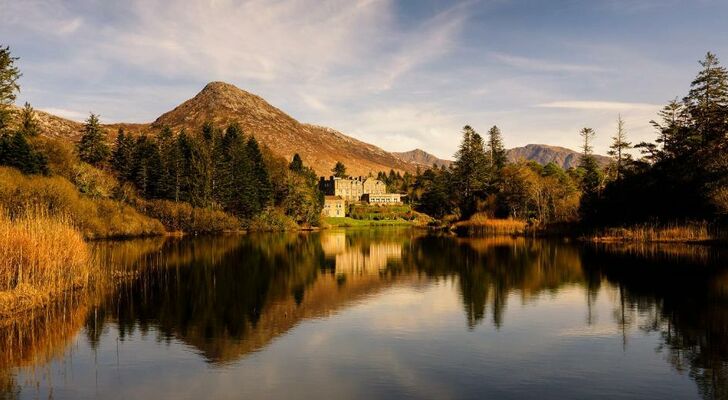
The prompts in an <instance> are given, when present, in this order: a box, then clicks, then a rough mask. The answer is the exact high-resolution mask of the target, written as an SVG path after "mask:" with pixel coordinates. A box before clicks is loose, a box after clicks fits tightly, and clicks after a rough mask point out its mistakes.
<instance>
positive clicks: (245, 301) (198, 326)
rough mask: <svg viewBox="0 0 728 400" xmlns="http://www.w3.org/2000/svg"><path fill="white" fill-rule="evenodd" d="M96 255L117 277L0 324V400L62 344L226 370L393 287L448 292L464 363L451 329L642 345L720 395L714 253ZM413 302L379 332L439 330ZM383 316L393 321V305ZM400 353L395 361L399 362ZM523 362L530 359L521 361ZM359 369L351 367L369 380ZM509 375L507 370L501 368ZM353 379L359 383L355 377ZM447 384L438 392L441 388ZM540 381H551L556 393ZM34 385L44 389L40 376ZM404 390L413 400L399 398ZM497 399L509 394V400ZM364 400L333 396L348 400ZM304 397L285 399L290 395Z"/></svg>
mask: <svg viewBox="0 0 728 400" xmlns="http://www.w3.org/2000/svg"><path fill="white" fill-rule="evenodd" d="M96 246H97V248H96V254H97V257H98V259H99V263H100V264H102V265H104V268H107V269H108V276H114V277H117V278H118V277H122V278H123V280H118V279H117V280H109V282H105V283H104V282H102V283H103V284H101V285H100V288H99V290H98V291H97V292H94V293H92V294H89V295H88V296H85V298H83V299H79V300H76V301H74V302H73V306H72V307H63V309H62V310H47V311H44V312H43V313H42V314H41V315H36V316H32V317H31V318H25V319H23V320H22V321H14V322H10V323H6V324H5V325H3V326H0V343H2V345H3V347H2V351H0V394H3V395H4V396H3V397H24V396H23V395H24V394H27V395H28V396H32V395H33V394H34V393H35V392H33V391H32V386H33V385H29V384H28V383H27V382H24V381H22V380H19V379H18V376H19V375H22V376H23V377H24V378H26V380H27V376H29V375H28V372H27V371H28V370H29V369H33V368H43V367H44V366H46V365H51V364H53V362H61V363H62V362H63V360H64V359H66V358H68V357H69V354H68V352H69V347H72V346H70V345H69V343H71V342H72V340H74V338H76V337H77V336H76V335H78V334H81V335H83V336H82V337H83V338H84V339H83V343H85V345H86V346H88V347H89V348H90V349H99V348H101V347H102V346H103V344H102V343H103V341H104V337H106V336H108V335H109V334H110V332H114V334H116V335H117V336H118V340H120V341H121V342H124V341H127V342H130V343H136V342H137V341H138V337H139V335H141V337H146V336H148V335H154V339H155V342H156V343H157V344H159V345H164V346H168V347H170V346H174V344H175V343H178V342H179V343H183V344H184V345H186V346H188V347H189V348H192V349H194V350H195V352H196V353H197V356H198V357H200V358H201V359H203V360H204V361H205V362H206V363H207V364H208V365H209V366H210V368H218V367H230V368H241V367H240V362H241V361H243V360H246V357H248V356H249V355H252V354H255V353H260V352H265V351H266V349H268V348H270V347H271V346H272V343H273V342H274V341H275V340H276V339H277V338H281V337H285V336H286V335H290V334H294V335H295V334H297V335H303V333H298V332H299V331H298V330H296V329H294V328H295V327H296V326H298V325H301V324H303V323H304V322H306V321H314V320H317V319H321V320H333V321H336V320H337V316H340V315H342V314H343V313H346V312H347V310H350V309H351V308H352V307H354V308H355V307H357V306H362V305H368V304H372V303H376V301H375V300H376V299H378V298H380V297H381V296H383V294H384V293H398V292H397V290H399V289H397V288H413V289H414V290H415V291H416V292H417V293H430V292H433V291H432V290H429V289H428V288H431V287H433V285H435V286H434V287H437V288H443V289H444V290H445V291H444V292H443V291H442V290H440V289H438V290H435V291H434V292H433V293H435V292H436V293H438V295H437V296H449V292H448V290H449V289H448V288H452V290H453V291H454V293H456V295H457V298H458V301H459V302H460V304H461V305H460V306H459V307H460V310H459V312H460V313H461V315H464V318H463V323H462V324H461V325H460V326H459V327H450V328H448V330H446V331H444V332H445V333H441V335H444V336H445V337H446V338H448V339H451V341H453V343H449V344H448V345H449V346H455V348H457V351H465V352H467V351H469V350H473V351H475V349H474V348H472V346H473V345H474V344H473V343H470V342H468V341H466V340H465V337H463V336H461V335H462V334H461V333H457V332H458V328H459V330H460V331H465V332H475V331H477V330H478V329H481V327H492V328H493V329H495V331H498V330H501V329H506V328H508V327H509V324H512V327H513V328H517V334H519V335H523V336H524V337H526V338H528V339H527V340H530V341H532V342H540V341H542V340H544V338H547V337H548V338H552V336H553V337H572V338H578V339H579V341H578V342H567V344H574V345H575V344H578V346H584V349H586V348H587V347H588V346H591V345H596V342H595V340H594V339H593V338H594V337H616V338H618V339H619V341H620V342H621V346H620V348H618V349H614V350H615V351H621V352H625V354H627V353H629V352H634V353H638V352H639V351H642V350H644V349H645V348H646V347H645V346H651V347H650V348H649V351H650V352H652V353H653V354H654V353H655V352H657V354H659V355H660V356H661V357H663V358H664V361H667V362H666V363H665V362H663V365H664V366H665V367H666V368H667V371H672V372H671V373H678V374H679V373H683V372H684V373H686V374H687V375H688V376H689V377H690V378H691V379H692V380H693V381H694V382H695V383H696V384H697V391H698V394H699V395H700V396H701V397H703V398H706V399H714V398H728V392H727V390H728V389H726V387H727V385H728V365H726V363H727V362H728V344H727V342H728V332H727V329H728V317H727V313H728V270H726V269H725V268H723V264H722V260H724V259H725V255H724V254H722V253H721V252H722V251H723V250H721V249H716V248H710V247H690V246H662V248H657V247H655V246H617V247H614V246H612V247H580V246H576V245H573V244H567V243H562V242H549V241H538V240H528V239H524V238H515V239H513V238H505V237H496V238H472V239H464V238H454V237H449V236H433V235H427V234H425V233H423V232H419V231H413V230H408V229H403V230H395V229H382V230H347V231H344V230H341V231H336V230H333V231H324V232H320V233H304V234H276V235H247V236H237V235H231V236H218V237H201V238H183V239H179V238H170V239H167V240H162V239H153V240H143V241H130V242H114V243H97V244H96ZM119 282H121V283H119ZM393 291H394V292H393ZM428 296H429V295H428ZM399 298H400V299H403V300H401V301H405V300H406V299H407V297H406V296H401V297H399ZM429 301H431V302H432V306H431V307H430V312H429V315H416V316H412V315H404V314H403V315H398V318H400V320H399V322H397V320H395V321H394V322H392V324H394V325H395V326H396V325H397V324H398V323H400V325H401V322H402V321H404V320H406V319H409V320H411V319H412V318H414V319H416V320H417V321H418V322H424V321H425V320H427V319H428V318H440V316H438V315H436V314H437V312H445V313H449V312H450V311H448V310H444V311H443V310H440V309H437V306H436V305H437V304H438V302H440V303H445V302H446V301H445V299H444V298H436V297H431V298H430V299H429ZM605 301H606V302H607V303H606V304H607V305H608V307H609V308H610V309H611V313H609V314H607V315H605V313H603V312H602V313H601V314H600V312H599V311H598V310H599V309H600V307H599V306H598V305H597V304H598V303H600V302H602V303H604V302H605ZM509 303H510V304H509ZM582 305H586V307H584V309H585V311H584V313H583V315H580V317H579V318H582V322H581V323H579V324H577V326H576V328H573V329H571V330H570V331H569V330H564V329H561V330H559V331H554V332H552V331H550V330H549V329H548V327H547V325H548V324H546V323H545V321H547V320H549V319H553V320H558V321H563V322H564V323H566V321H570V319H571V318H572V317H573V315H571V313H573V310H575V309H581V308H580V307H582ZM531 309H532V310H536V311H538V312H537V314H536V318H535V319H534V318H531V319H530V320H526V322H524V320H523V318H522V316H521V314H524V315H525V314H528V313H527V312H522V311H519V310H526V311H528V310H531ZM388 312H394V313H395V314H396V312H397V305H396V304H395V305H394V306H391V307H390V309H389V310H388ZM528 315H530V314H528ZM372 316H376V311H372V314H370V317H372ZM448 318H451V317H448ZM511 319H513V321H512V322H511ZM549 322H553V321H549ZM365 326H366V325H365ZM400 328H401V327H400ZM402 329H403V328H402ZM407 329H408V330H407V332H406V333H407V334H408V335H409V336H410V337H411V338H412V339H413V343H415V342H418V343H419V342H423V341H424V340H425V339H426V338H428V335H430V332H428V331H427V330H426V329H424V328H422V324H414V325H413V326H411V327H408V328H407ZM452 329H455V331H453V330H452ZM400 330H401V329H400ZM635 331H637V332H639V333H641V334H643V335H648V336H649V335H653V334H656V336H655V337H656V341H655V342H654V343H647V344H645V340H644V339H642V337H641V336H639V335H637V334H636V333H635ZM595 335H596V336H595ZM649 337H652V336H649ZM457 338H460V342H458V340H457ZM365 339H367V340H373V339H372V338H371V337H366V338H365ZM552 339H553V338H552ZM468 340H470V339H468ZM573 340H575V339H573ZM515 341H516V339H513V342H514V343H515ZM371 345H372V346H376V343H372V344H371ZM578 346H577V347H578ZM355 347H356V346H355ZM170 348H171V347H170ZM401 349H404V350H402V351H405V350H406V349H407V347H406V346H404V347H402V348H401ZM341 350H342V349H341V348H332V353H333V355H334V356H336V352H337V351H339V352H341ZM140 351H142V350H140ZM170 351H171V350H170ZM412 351H422V349H412ZM495 351H497V349H496V350H495ZM503 351H504V352H505V350H503ZM510 351H513V350H512V349H511V350H510ZM574 351H575V350H574ZM585 351H586V350H585ZM412 354H414V353H409V352H406V351H405V355H412ZM496 356H501V355H498V354H496ZM532 356H533V357H534V358H538V357H542V356H543V354H541V353H537V352H536V350H534V353H533V354H532ZM321 357H322V359H324V360H326V358H325V357H324V355H321ZM502 357H506V355H505V354H503V355H502ZM549 357H550V358H551V363H552V364H553V368H554V370H556V371H558V369H559V368H561V367H562V365H560V363H565V362H566V361H565V359H563V358H561V356H560V355H559V354H558V353H556V352H554V354H552V355H550V356H549ZM158 361H159V362H160V363H164V360H163V359H162V360H158ZM171 362H172V361H170V363H171ZM359 362H360V364H361V365H359V368H361V369H362V371H368V370H369V369H371V368H373V367H374V368H376V367H375V366H372V365H364V364H365V361H364V360H361V361H359ZM426 362H430V363H431V365H425V366H423V367H425V368H427V369H428V370H437V368H444V369H445V370H448V369H449V370H455V369H457V368H458V367H457V365H459V364H458V363H459V362H460V361H459V360H458V359H456V358H452V359H451V358H449V357H448V355H447V354H445V355H440V356H438V357H437V358H434V359H431V360H429V361H426ZM504 363H505V361H504ZM509 367H516V365H515V364H514V365H507V364H505V365H503V368H506V369H507V368H509ZM461 368H462V367H461ZM471 369H472V368H471ZM595 369H596V367H595ZM580 371H581V372H582V373H583V374H584V377H586V378H589V379H592V380H596V381H598V380H599V379H600V378H604V382H602V383H603V384H604V385H605V387H609V386H610V384H609V383H608V380H607V378H609V379H616V377H617V376H616V375H615V376H609V377H601V376H598V375H596V376H589V370H588V369H584V370H580ZM360 372H361V371H360ZM81 373H82V372H81ZM471 373H473V371H470V369H468V370H465V371H463V374H464V375H465V376H467V374H471ZM614 373H615V374H618V373H619V372H618V371H617V372H614ZM644 373H645V374H647V373H648V372H647V371H645V372H644ZM659 374H668V375H669V374H670V372H666V371H660V372H659ZM659 374H657V375H659ZM31 375H32V376H37V375H34V374H31ZM493 375H495V374H493ZM365 376H367V375H365V374H364V373H363V372H362V374H361V376H360V379H361V380H363V379H364V377H365ZM443 376H444V375H443ZM659 376H662V375H659ZM461 378H462V377H461V376H459V377H458V379H461ZM489 378H491V379H492V378H494V376H480V377H478V379H475V380H472V381H466V382H464V383H463V385H462V386H461V387H459V388H455V387H450V388H448V389H449V390H450V391H453V390H456V389H459V390H463V391H464V392H462V393H460V394H461V395H464V396H465V397H469V395H475V394H476V393H481V394H482V393H485V392H483V391H484V390H486V389H487V386H484V385H488V383H487V382H488V381H489ZM192 379H194V377H193V378H192ZM197 379H204V377H202V376H198V377H197ZM455 380H457V379H454V378H450V380H449V381H448V382H446V383H450V384H451V385H455V383H453V382H452V381H455ZM132 384H133V382H132ZM139 384H140V385H141V384H142V383H141V382H139ZM189 384H192V382H189ZM552 384H553V385H558V381H557V380H554V382H552ZM662 384H663V385H669V384H670V381H669V380H665V381H663V382H662ZM35 385H36V386H44V385H50V383H49V382H47V379H46V378H43V377H42V376H41V377H40V378H38V381H37V382H35ZM595 386H598V385H595ZM103 389H106V390H113V389H114V387H106V388H102V393H103ZM380 389H381V388H380ZM388 389H390V391H384V392H382V393H380V394H382V395H385V396H387V395H388V396H394V393H395V392H394V391H392V389H393V388H392V387H388ZM654 389H655V388H642V390H644V391H643V392H640V393H637V392H634V393H631V394H632V395H633V396H634V395H638V396H637V397H650V396H649V395H650V394H654V393H656V392H654ZM663 389H665V388H663ZM667 389H668V393H669V392H670V391H669V387H668V388H667ZM560 390H561V391H560V393H562V394H563V393H567V394H568V393H572V394H573V395H574V396H576V395H577V394H578V393H581V394H584V393H587V394H588V393H589V392H585V390H587V389H586V388H579V389H578V390H577V389H576V388H568V389H567V388H561V389H560ZM569 390H571V391H569ZM635 390H637V389H635ZM408 393H409V394H410V395H412V394H413V392H406V393H404V394H408ZM498 393H500V394H501V397H503V395H505V394H510V395H512V396H514V397H518V396H515V394H514V393H516V392H495V394H498ZM546 393H548V392H546ZM289 394H290V393H289ZM309 394H314V393H309ZM364 394H365V393H361V392H356V393H349V395H350V396H351V397H362V396H363V395H364ZM616 394H617V395H620V394H621V393H619V392H616ZM627 394H630V393H627ZM305 395H306V393H305V392H300V393H299V395H298V396H293V397H305ZM456 397H458V396H456ZM505 397H508V396H505ZM545 397H550V396H549V395H548V394H547V395H545ZM566 397H569V396H566ZM626 397H629V396H626ZM652 397H656V396H652Z"/></svg>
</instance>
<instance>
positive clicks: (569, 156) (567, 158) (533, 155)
mask: <svg viewBox="0 0 728 400" xmlns="http://www.w3.org/2000/svg"><path fill="white" fill-rule="evenodd" d="M507 153H508V159H509V160H510V161H512V162H517V161H522V160H526V161H535V162H537V163H539V164H541V165H546V164H548V163H550V162H553V163H555V164H556V165H558V166H560V167H561V168H564V169H569V168H572V167H573V168H576V167H577V166H579V159H580V158H581V153H579V152H577V151H574V150H571V149H567V148H565V147H559V146H550V145H547V144H528V145H526V146H523V147H514V148H512V149H509V150H507ZM392 154H394V155H395V156H397V157H399V159H400V160H402V161H406V162H409V163H414V164H416V165H418V166H421V167H425V168H429V167H431V166H432V165H433V164H434V165H437V166H438V167H440V166H442V165H444V166H445V167H449V166H450V164H452V163H453V161H452V160H445V159H442V158H438V157H436V156H434V155H432V154H430V153H428V152H426V151H424V150H420V149H415V150H412V151H406V152H401V153H392ZM594 157H596V159H597V162H598V163H599V164H600V165H602V166H605V165H607V164H608V163H609V160H610V158H609V157H606V156H602V155H594Z"/></svg>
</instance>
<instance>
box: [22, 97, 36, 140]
mask: <svg viewBox="0 0 728 400" xmlns="http://www.w3.org/2000/svg"><path fill="white" fill-rule="evenodd" d="M18 131H19V132H20V134H22V135H23V136H25V137H27V138H30V137H35V136H38V134H40V127H38V122H37V121H36V120H35V110H33V107H31V106H30V103H28V102H26V103H25V106H24V107H23V110H22V111H21V112H20V126H19V128H18Z"/></svg>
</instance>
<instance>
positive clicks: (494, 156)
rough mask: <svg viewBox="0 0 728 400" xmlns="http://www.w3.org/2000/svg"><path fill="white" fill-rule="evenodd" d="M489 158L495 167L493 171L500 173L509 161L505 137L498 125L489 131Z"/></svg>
mask: <svg viewBox="0 0 728 400" xmlns="http://www.w3.org/2000/svg"><path fill="white" fill-rule="evenodd" d="M487 153H488V160H489V161H490V165H491V167H492V168H493V173H494V174H498V173H499V172H500V171H501V170H502V169H503V167H505V166H506V163H507V162H508V155H507V153H506V148H505V146H504V145H503V137H502V135H501V131H500V129H499V128H498V127H497V126H495V125H494V126H493V127H492V128H490V130H489V131H488V147H487Z"/></svg>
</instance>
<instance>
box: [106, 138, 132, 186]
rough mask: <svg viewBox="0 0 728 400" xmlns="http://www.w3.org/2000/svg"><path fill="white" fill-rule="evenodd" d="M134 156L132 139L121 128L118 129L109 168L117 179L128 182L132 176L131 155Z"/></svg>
mask: <svg viewBox="0 0 728 400" xmlns="http://www.w3.org/2000/svg"><path fill="white" fill-rule="evenodd" d="M133 154H134V139H133V138H132V137H131V135H127V134H126V133H125V132H124V129H123V128H119V133H118V134H117V135H116V142H115V145H114V151H113V152H112V154H111V166H112V167H113V168H114V170H115V171H116V173H117V174H118V175H119V178H121V179H123V180H130V179H131V174H132V155H133Z"/></svg>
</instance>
